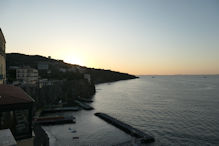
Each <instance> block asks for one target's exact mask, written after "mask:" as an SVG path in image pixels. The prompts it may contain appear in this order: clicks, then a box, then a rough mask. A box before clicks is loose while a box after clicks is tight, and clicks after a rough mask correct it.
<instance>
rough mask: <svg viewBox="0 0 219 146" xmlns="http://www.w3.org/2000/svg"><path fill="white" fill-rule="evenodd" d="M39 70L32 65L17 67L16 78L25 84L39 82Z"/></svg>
mask: <svg viewBox="0 0 219 146" xmlns="http://www.w3.org/2000/svg"><path fill="white" fill-rule="evenodd" d="M38 78H39V74H38V70H37V69H34V68H30V67H22V68H19V69H16V79H17V80H18V81H21V82H22V83H23V84H36V83H37V82H38Z"/></svg>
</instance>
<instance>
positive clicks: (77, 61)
mask: <svg viewBox="0 0 219 146" xmlns="http://www.w3.org/2000/svg"><path fill="white" fill-rule="evenodd" d="M64 61H65V62H66V63H71V64H77V65H84V63H83V61H82V60H81V59H79V58H77V57H75V56H69V57H66V58H65V59H64Z"/></svg>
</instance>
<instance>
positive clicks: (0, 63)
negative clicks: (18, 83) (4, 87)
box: [0, 28, 6, 84]
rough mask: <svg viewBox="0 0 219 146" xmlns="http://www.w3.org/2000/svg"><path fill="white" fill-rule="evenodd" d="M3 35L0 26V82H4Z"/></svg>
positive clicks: (4, 57)
mask: <svg viewBox="0 0 219 146" xmlns="http://www.w3.org/2000/svg"><path fill="white" fill-rule="evenodd" d="M5 44H6V41H5V37H4V35H3V33H2V30H1V28H0V84H5V83H6V55H5Z"/></svg>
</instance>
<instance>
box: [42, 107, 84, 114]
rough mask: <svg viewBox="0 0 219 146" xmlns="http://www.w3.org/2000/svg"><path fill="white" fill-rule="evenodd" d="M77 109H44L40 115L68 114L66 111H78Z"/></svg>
mask: <svg viewBox="0 0 219 146" xmlns="http://www.w3.org/2000/svg"><path fill="white" fill-rule="evenodd" d="M79 110H80V108H79V107H77V106H76V107H57V108H47V109H44V110H43V111H42V112H41V114H46V113H57V112H68V111H79Z"/></svg>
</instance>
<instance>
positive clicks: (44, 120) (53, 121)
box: [34, 116, 76, 125]
mask: <svg viewBox="0 0 219 146" xmlns="http://www.w3.org/2000/svg"><path fill="white" fill-rule="evenodd" d="M34 122H35V124H39V125H58V124H67V123H76V122H75V117H73V116H72V117H63V116H52V117H51V116H48V117H39V118H36V119H35V120H34Z"/></svg>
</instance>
